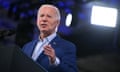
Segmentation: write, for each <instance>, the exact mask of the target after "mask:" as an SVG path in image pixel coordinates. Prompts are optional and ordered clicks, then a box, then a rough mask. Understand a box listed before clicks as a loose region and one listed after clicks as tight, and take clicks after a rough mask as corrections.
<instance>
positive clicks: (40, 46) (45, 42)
mask: <svg viewBox="0 0 120 72" xmlns="http://www.w3.org/2000/svg"><path fill="white" fill-rule="evenodd" d="M55 37H56V32H55V33H53V34H51V35H49V36H48V37H46V38H44V39H43V40H41V39H40V38H39V41H38V42H37V44H36V46H35V49H34V51H33V54H32V59H33V60H35V61H36V60H37V58H38V56H39V55H40V54H41V53H42V51H43V49H44V48H43V47H44V46H45V45H48V44H49V43H50V42H51V41H52V40H53V39H54V38H55ZM50 64H51V63H50ZM58 64H60V60H59V58H58V57H56V60H55V62H54V64H53V65H55V66H57V65H58Z"/></svg>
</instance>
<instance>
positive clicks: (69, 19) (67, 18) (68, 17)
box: [66, 13, 72, 27]
mask: <svg viewBox="0 0 120 72" xmlns="http://www.w3.org/2000/svg"><path fill="white" fill-rule="evenodd" d="M71 22H72V14H71V13H69V14H68V15H67V17H66V26H67V27H69V26H70V25H71Z"/></svg>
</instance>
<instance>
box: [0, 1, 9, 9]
mask: <svg viewBox="0 0 120 72" xmlns="http://www.w3.org/2000/svg"><path fill="white" fill-rule="evenodd" d="M2 5H3V7H4V8H5V9H6V10H8V9H9V2H7V1H4V2H3V3H2Z"/></svg>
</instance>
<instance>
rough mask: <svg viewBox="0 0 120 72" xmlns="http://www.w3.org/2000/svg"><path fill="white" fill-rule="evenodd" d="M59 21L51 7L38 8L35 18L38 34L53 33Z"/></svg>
mask: <svg viewBox="0 0 120 72" xmlns="http://www.w3.org/2000/svg"><path fill="white" fill-rule="evenodd" d="M58 24H59V21H58V18H57V15H56V10H55V9H54V8H51V7H42V8H40V10H39V12H38V16H37V26H38V28H39V30H40V32H43V33H44V32H49V33H53V32H54V31H55V29H56V27H57V26H58Z"/></svg>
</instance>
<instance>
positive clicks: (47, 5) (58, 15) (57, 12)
mask: <svg viewBox="0 0 120 72" xmlns="http://www.w3.org/2000/svg"><path fill="white" fill-rule="evenodd" d="M42 7H51V8H54V9H55V10H56V14H57V18H58V20H60V19H61V15H60V11H59V9H58V8H57V7H56V6H54V5H50V4H44V5H41V7H40V8H42ZM40 8H39V9H40Z"/></svg>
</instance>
